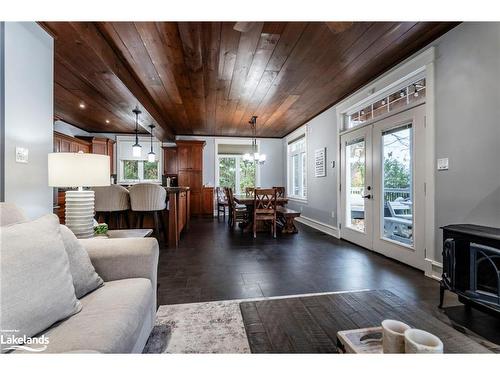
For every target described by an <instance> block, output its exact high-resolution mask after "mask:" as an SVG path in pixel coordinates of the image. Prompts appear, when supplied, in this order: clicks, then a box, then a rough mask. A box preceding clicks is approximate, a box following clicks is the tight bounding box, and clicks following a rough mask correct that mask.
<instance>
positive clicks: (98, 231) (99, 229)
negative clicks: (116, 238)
mask: <svg viewBox="0 0 500 375" xmlns="http://www.w3.org/2000/svg"><path fill="white" fill-rule="evenodd" d="M106 233H108V224H105V223H101V224H97V225H96V226H95V227H94V234H95V235H96V236H97V235H102V234H106Z"/></svg>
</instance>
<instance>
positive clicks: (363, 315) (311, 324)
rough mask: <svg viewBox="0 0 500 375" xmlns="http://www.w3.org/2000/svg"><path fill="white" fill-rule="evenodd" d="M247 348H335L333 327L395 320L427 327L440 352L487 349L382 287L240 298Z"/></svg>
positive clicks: (254, 350) (282, 350) (270, 350)
mask: <svg viewBox="0 0 500 375" xmlns="http://www.w3.org/2000/svg"><path fill="white" fill-rule="evenodd" d="M240 309H241V312H242V315H243V321H244V324H245V330H246V333H247V338H248V342H249V344H250V349H251V351H252V353H337V352H338V350H339V348H338V347H337V332H338V331H343V330H349V329H356V328H364V327H374V326H379V325H380V323H381V322H382V320H384V319H397V320H401V321H404V322H406V323H407V324H409V325H410V326H412V327H415V328H420V329H423V330H426V331H429V332H431V333H433V334H435V335H437V336H438V337H440V338H441V340H442V341H443V343H444V351H445V353H491V352H490V351H489V350H488V349H487V348H485V347H484V346H482V345H480V344H479V343H477V342H476V341H474V340H472V339H471V338H469V337H467V336H466V335H464V334H462V333H460V332H458V331H457V330H455V329H454V328H452V327H450V326H449V325H447V324H445V323H444V322H442V321H440V320H439V319H437V318H436V317H434V316H432V315H430V314H429V313H427V312H425V311H422V310H420V309H418V308H416V307H413V306H410V305H409V304H408V303H407V302H405V301H403V300H402V299H400V298H399V297H397V296H395V295H394V294H393V293H391V292H389V291H387V290H376V291H365V292H348V293H338V294H325V295H318V296H306V297H293V298H284V299H269V300H260V301H252V302H242V303H241V304H240Z"/></svg>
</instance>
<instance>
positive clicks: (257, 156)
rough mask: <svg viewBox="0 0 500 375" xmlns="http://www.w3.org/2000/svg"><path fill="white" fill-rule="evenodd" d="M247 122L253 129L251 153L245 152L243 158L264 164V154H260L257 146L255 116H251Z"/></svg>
mask: <svg viewBox="0 0 500 375" xmlns="http://www.w3.org/2000/svg"><path fill="white" fill-rule="evenodd" d="M248 123H249V124H250V126H251V127H252V130H253V139H252V153H251V154H250V153H246V154H245V155H243V160H244V161H247V162H255V163H259V164H264V163H265V162H266V155H265V154H260V153H259V151H258V148H257V116H252V118H251V119H250V121H248Z"/></svg>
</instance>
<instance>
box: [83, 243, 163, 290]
mask: <svg viewBox="0 0 500 375" xmlns="http://www.w3.org/2000/svg"><path fill="white" fill-rule="evenodd" d="M80 243H81V244H82V246H83V247H84V248H85V250H87V253H88V254H89V257H90V260H91V262H92V265H93V266H94V268H95V270H96V272H97V273H98V274H99V276H101V277H102V279H103V280H104V281H112V280H121V279H129V278H134V277H143V278H146V279H149V280H151V282H152V284H153V289H155V290H156V276H157V271H158V256H159V248H158V241H157V240H156V239H155V238H115V239H82V240H80Z"/></svg>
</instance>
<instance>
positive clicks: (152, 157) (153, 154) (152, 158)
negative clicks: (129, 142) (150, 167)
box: [148, 152, 156, 163]
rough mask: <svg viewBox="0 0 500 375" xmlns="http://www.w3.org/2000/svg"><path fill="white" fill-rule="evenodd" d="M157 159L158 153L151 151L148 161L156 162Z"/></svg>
mask: <svg viewBox="0 0 500 375" xmlns="http://www.w3.org/2000/svg"><path fill="white" fill-rule="evenodd" d="M155 161H156V155H155V153H154V152H150V153H149V154H148V162H150V163H154V162H155Z"/></svg>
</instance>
